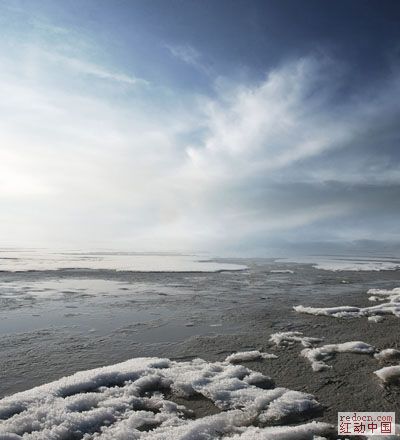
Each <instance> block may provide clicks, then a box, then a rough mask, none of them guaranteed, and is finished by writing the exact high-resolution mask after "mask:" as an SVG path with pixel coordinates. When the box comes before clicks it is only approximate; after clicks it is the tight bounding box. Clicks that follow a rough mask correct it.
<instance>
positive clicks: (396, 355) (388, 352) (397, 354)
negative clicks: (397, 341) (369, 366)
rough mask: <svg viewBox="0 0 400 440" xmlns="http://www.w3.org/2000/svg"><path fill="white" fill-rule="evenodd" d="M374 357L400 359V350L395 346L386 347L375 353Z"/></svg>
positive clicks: (387, 359)
mask: <svg viewBox="0 0 400 440" xmlns="http://www.w3.org/2000/svg"><path fill="white" fill-rule="evenodd" d="M374 358H375V359H377V360H378V361H391V360H394V359H400V351H399V350H396V349H395V348H386V349H385V350H381V351H380V352H379V353H376V354H374Z"/></svg>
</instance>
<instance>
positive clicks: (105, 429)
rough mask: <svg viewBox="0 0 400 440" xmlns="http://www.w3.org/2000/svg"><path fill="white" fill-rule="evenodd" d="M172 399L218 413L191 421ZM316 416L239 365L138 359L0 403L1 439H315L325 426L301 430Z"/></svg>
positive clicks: (297, 398)
mask: <svg viewBox="0 0 400 440" xmlns="http://www.w3.org/2000/svg"><path fill="white" fill-rule="evenodd" d="M173 396H179V397H181V398H190V397H193V396H201V398H204V399H208V400H210V401H211V402H212V403H213V404H214V405H215V406H216V407H217V408H219V410H220V411H221V412H220V413H219V414H215V415H211V416H206V417H203V418H199V419H197V420H193V419H192V418H193V414H191V412H190V411H189V410H188V409H187V408H186V407H185V406H183V405H178V404H176V403H174V402H173ZM320 410H321V406H320V404H319V403H318V402H317V401H316V400H315V398H314V397H313V396H311V395H309V394H305V393H302V392H298V391H292V390H289V389H286V388H274V386H273V383H272V381H271V379H270V378H268V377H266V376H263V375H262V374H261V373H257V372H254V371H252V370H249V369H247V368H245V367H244V366H242V365H232V364H230V363H229V362H214V363H212V362H206V361H204V360H201V359H195V360H193V361H190V362H175V361H171V360H169V359H160V358H136V359H132V360H129V361H126V362H123V363H120V364H116V365H111V366H108V367H103V368H97V369H94V370H88V371H82V372H78V373H76V374H74V375H72V376H68V377H64V378H62V379H60V380H57V381H55V382H51V383H48V384H45V385H42V386H39V387H36V388H33V389H31V390H28V391H24V392H21V393H17V394H14V395H12V396H9V397H6V398H4V399H2V400H0V439H1V440H17V439H23V440H70V439H82V440H136V439H151V440H157V439H159V440H161V439H163V440H170V439H174V440H179V439H181V440H202V439H204V440H206V439H207V440H210V439H225V438H232V435H234V437H233V438H237V439H250V438H251V439H266V438H268V439H279V440H291V439H310V440H311V439H313V437H314V435H320V436H321V435H326V434H328V433H329V432H331V427H330V426H329V425H327V424H325V423H308V424H303V425H299V426H280V427H279V428H278V427H275V428H271V427H265V426H266V425H282V424H293V423H295V422H301V421H303V420H306V419H309V418H310V417H311V416H313V415H315V414H317V413H318V412H319V411H320Z"/></svg>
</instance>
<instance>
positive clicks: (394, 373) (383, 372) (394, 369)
mask: <svg viewBox="0 0 400 440" xmlns="http://www.w3.org/2000/svg"><path fill="white" fill-rule="evenodd" d="M374 374H376V375H377V376H378V377H379V379H380V380H381V381H382V382H383V383H386V384H392V383H398V382H400V365H392V366H391V367H384V368H381V369H380V370H377V371H374Z"/></svg>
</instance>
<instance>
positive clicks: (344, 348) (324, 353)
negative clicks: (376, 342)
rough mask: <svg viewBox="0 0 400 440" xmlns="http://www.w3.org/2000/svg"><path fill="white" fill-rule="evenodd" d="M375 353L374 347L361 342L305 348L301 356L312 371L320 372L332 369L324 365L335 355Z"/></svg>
mask: <svg viewBox="0 0 400 440" xmlns="http://www.w3.org/2000/svg"><path fill="white" fill-rule="evenodd" d="M375 352H376V349H375V347H373V346H372V345H369V344H366V343H365V342H361V341H351V342H343V343H342V344H329V345H323V346H322V347H317V348H305V349H304V350H302V352H301V356H303V357H305V358H307V359H308V360H309V361H310V363H311V367H312V369H313V370H314V371H322V370H327V369H329V368H332V367H331V366H330V365H328V364H327V363H326V361H328V360H329V359H332V358H333V357H334V356H335V355H336V353H356V354H373V353H375Z"/></svg>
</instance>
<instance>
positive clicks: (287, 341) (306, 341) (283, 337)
mask: <svg viewBox="0 0 400 440" xmlns="http://www.w3.org/2000/svg"><path fill="white" fill-rule="evenodd" d="M269 340H270V341H271V342H273V343H274V344H275V345H276V346H278V347H279V346H287V345H292V344H295V343H296V342H299V343H300V344H301V345H302V346H303V347H312V346H314V345H315V344H318V343H319V342H321V341H322V339H319V338H310V337H308V336H303V333H301V332H280V333H273V334H272V335H271V336H270V338H269Z"/></svg>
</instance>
